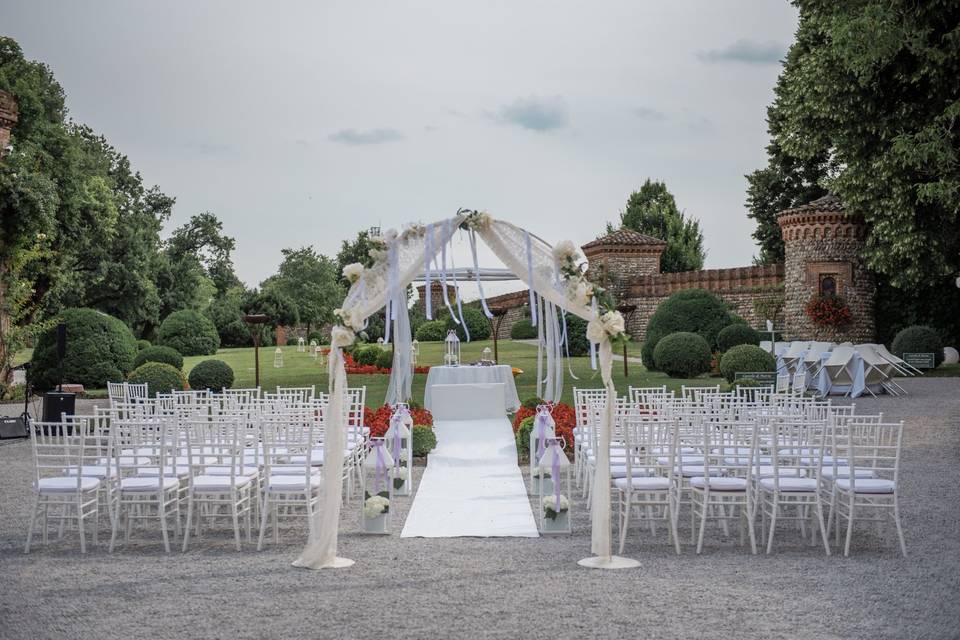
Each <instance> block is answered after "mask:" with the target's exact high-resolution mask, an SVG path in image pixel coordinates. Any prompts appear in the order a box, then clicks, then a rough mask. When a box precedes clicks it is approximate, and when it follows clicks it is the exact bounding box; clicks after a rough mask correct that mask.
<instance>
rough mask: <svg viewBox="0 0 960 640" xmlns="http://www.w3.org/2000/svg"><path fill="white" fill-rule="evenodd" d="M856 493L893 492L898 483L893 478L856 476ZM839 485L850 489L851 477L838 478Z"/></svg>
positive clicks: (840, 487) (844, 488)
mask: <svg viewBox="0 0 960 640" xmlns="http://www.w3.org/2000/svg"><path fill="white" fill-rule="evenodd" d="M855 480H856V482H855V483H854V485H855V492H856V493H893V492H894V490H895V489H896V485H895V484H894V483H893V480H885V479H883V478H855ZM837 487H838V488H839V489H843V490H844V491H850V478H837Z"/></svg>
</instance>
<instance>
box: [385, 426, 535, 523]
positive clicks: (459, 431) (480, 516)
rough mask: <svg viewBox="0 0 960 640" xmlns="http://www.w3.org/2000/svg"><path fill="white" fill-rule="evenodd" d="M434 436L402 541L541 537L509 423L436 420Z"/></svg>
mask: <svg viewBox="0 0 960 640" xmlns="http://www.w3.org/2000/svg"><path fill="white" fill-rule="evenodd" d="M433 430H434V432H435V433H436V435H437V448H436V449H434V450H433V452H431V453H430V455H429V456H428V458H427V468H426V470H425V471H424V473H423V477H422V478H421V480H420V486H419V487H417V493H416V496H415V497H414V500H413V505H412V506H411V507H410V513H409V515H408V516H407V521H406V524H405V525H404V527H403V532H402V533H401V534H400V537H402V538H417V537H419V538H455V537H464V536H475V537H523V538H536V537H538V536H539V533H538V532H537V524H536V522H535V521H534V518H533V512H532V511H531V510H530V501H529V499H528V498H527V488H526V485H525V483H524V480H523V475H522V474H521V472H520V468H519V467H518V466H517V446H516V442H515V441H514V437H513V430H512V429H511V427H510V422H509V421H508V420H507V419H506V418H505V417H500V418H486V419H480V420H437V421H435V423H434V425H433Z"/></svg>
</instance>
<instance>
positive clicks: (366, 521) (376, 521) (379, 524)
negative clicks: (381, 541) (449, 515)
mask: <svg viewBox="0 0 960 640" xmlns="http://www.w3.org/2000/svg"><path fill="white" fill-rule="evenodd" d="M363 532H364V533H380V534H385V533H386V532H387V514H386V513H382V514H380V515H379V516H377V517H376V518H368V517H367V516H363Z"/></svg>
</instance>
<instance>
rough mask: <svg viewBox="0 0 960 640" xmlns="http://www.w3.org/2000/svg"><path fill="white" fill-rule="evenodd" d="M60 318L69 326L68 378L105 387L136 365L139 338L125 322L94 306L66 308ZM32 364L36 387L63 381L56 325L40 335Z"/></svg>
mask: <svg viewBox="0 0 960 640" xmlns="http://www.w3.org/2000/svg"><path fill="white" fill-rule="evenodd" d="M59 319H60V321H61V322H63V323H64V324H65V325H66V326H67V352H66V356H65V357H64V360H63V381H64V382H68V383H75V384H82V385H83V386H84V387H87V388H88V389H103V388H104V387H106V386H107V382H114V381H116V380H122V379H123V376H124V375H126V374H127V373H129V372H130V370H131V369H133V358H134V357H135V356H136V355H137V341H136V339H135V338H134V337H133V333H132V332H131V331H130V328H129V327H127V325H125V324H123V322H121V321H120V320H118V319H117V318H114V317H113V316H108V315H107V314H105V313H100V312H99V311H96V310H94V309H64V311H63V312H62V313H61V314H60V318H59ZM31 365H32V367H31V369H30V380H31V382H32V383H33V385H34V387H35V388H36V389H38V390H46V389H52V388H53V387H55V386H56V385H57V383H58V382H59V381H60V376H59V371H58V368H57V328H56V326H52V327H51V328H50V329H48V330H46V331H44V332H43V333H41V334H40V336H39V337H38V338H37V342H36V344H35V345H34V349H33V358H32V360H31Z"/></svg>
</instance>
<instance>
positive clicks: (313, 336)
mask: <svg viewBox="0 0 960 640" xmlns="http://www.w3.org/2000/svg"><path fill="white" fill-rule="evenodd" d="M311 340H316V341H317V344H330V336H328V335H327V334H325V333H323V332H322V331H311V332H310V333H309V334H307V344H310V341H311Z"/></svg>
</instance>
